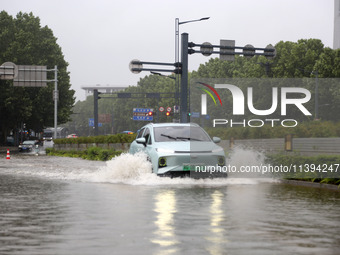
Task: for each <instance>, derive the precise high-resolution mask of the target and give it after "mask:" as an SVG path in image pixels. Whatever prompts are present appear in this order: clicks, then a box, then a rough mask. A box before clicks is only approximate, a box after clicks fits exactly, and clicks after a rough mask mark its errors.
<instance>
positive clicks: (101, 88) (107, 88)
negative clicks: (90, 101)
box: [81, 84, 129, 97]
mask: <svg viewBox="0 0 340 255" xmlns="http://www.w3.org/2000/svg"><path fill="white" fill-rule="evenodd" d="M128 87H129V86H113V85H99V84H97V85H94V86H82V87H81V88H82V89H83V90H85V96H86V97H88V96H92V95H93V90H94V89H97V90H98V92H101V93H114V92H118V91H121V90H124V89H126V88H128Z"/></svg>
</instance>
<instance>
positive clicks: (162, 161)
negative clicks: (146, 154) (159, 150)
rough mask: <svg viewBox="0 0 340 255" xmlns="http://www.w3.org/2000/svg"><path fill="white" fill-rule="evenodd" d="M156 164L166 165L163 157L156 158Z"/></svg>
mask: <svg viewBox="0 0 340 255" xmlns="http://www.w3.org/2000/svg"><path fill="white" fill-rule="evenodd" d="M158 166H159V167H165V166H166V158H165V157H160V158H159V159H158Z"/></svg>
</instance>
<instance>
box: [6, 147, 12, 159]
mask: <svg viewBox="0 0 340 255" xmlns="http://www.w3.org/2000/svg"><path fill="white" fill-rule="evenodd" d="M6 159H11V155H10V154H9V149H7V157H6Z"/></svg>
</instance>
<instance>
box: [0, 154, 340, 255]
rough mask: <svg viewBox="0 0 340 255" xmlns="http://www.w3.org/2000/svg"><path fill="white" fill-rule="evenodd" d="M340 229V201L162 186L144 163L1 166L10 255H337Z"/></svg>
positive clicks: (326, 196)
mask: <svg viewBox="0 0 340 255" xmlns="http://www.w3.org/2000/svg"><path fill="white" fill-rule="evenodd" d="M241 158H244V157H241ZM248 158H249V157H248ZM234 160H235V159H234ZM236 160H237V159H236ZM339 229H340V192H336V191H330V190H324V189H316V188H310V187H299V186H292V185H286V184H279V183H277V181H275V180H272V179H269V178H266V179H264V178H262V179H254V178H249V179H241V178H233V177H230V178H228V179H215V180H192V179H168V178H160V177H156V176H154V175H152V174H150V165H149V163H148V162H147V161H145V160H144V159H143V157H141V156H138V155H136V156H131V155H122V156H120V157H118V158H116V159H114V160H112V161H109V162H94V161H85V160H81V159H74V158H60V157H49V156H33V155H12V157H11V159H10V160H6V159H5V158H1V159H0V254H1V255H2V254H6V255H7V254H8V255H12V254H25V255H26V254H44V255H49V254H212V255H218V254H231V255H232V254H259V255H266V254H268V255H269V254H270V255H272V254H282V255H287V254H308V255H309V254H334V255H335V254H340V236H339Z"/></svg>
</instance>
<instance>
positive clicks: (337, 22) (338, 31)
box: [333, 0, 340, 49]
mask: <svg viewBox="0 0 340 255" xmlns="http://www.w3.org/2000/svg"><path fill="white" fill-rule="evenodd" d="M333 49H340V0H334V33H333Z"/></svg>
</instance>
